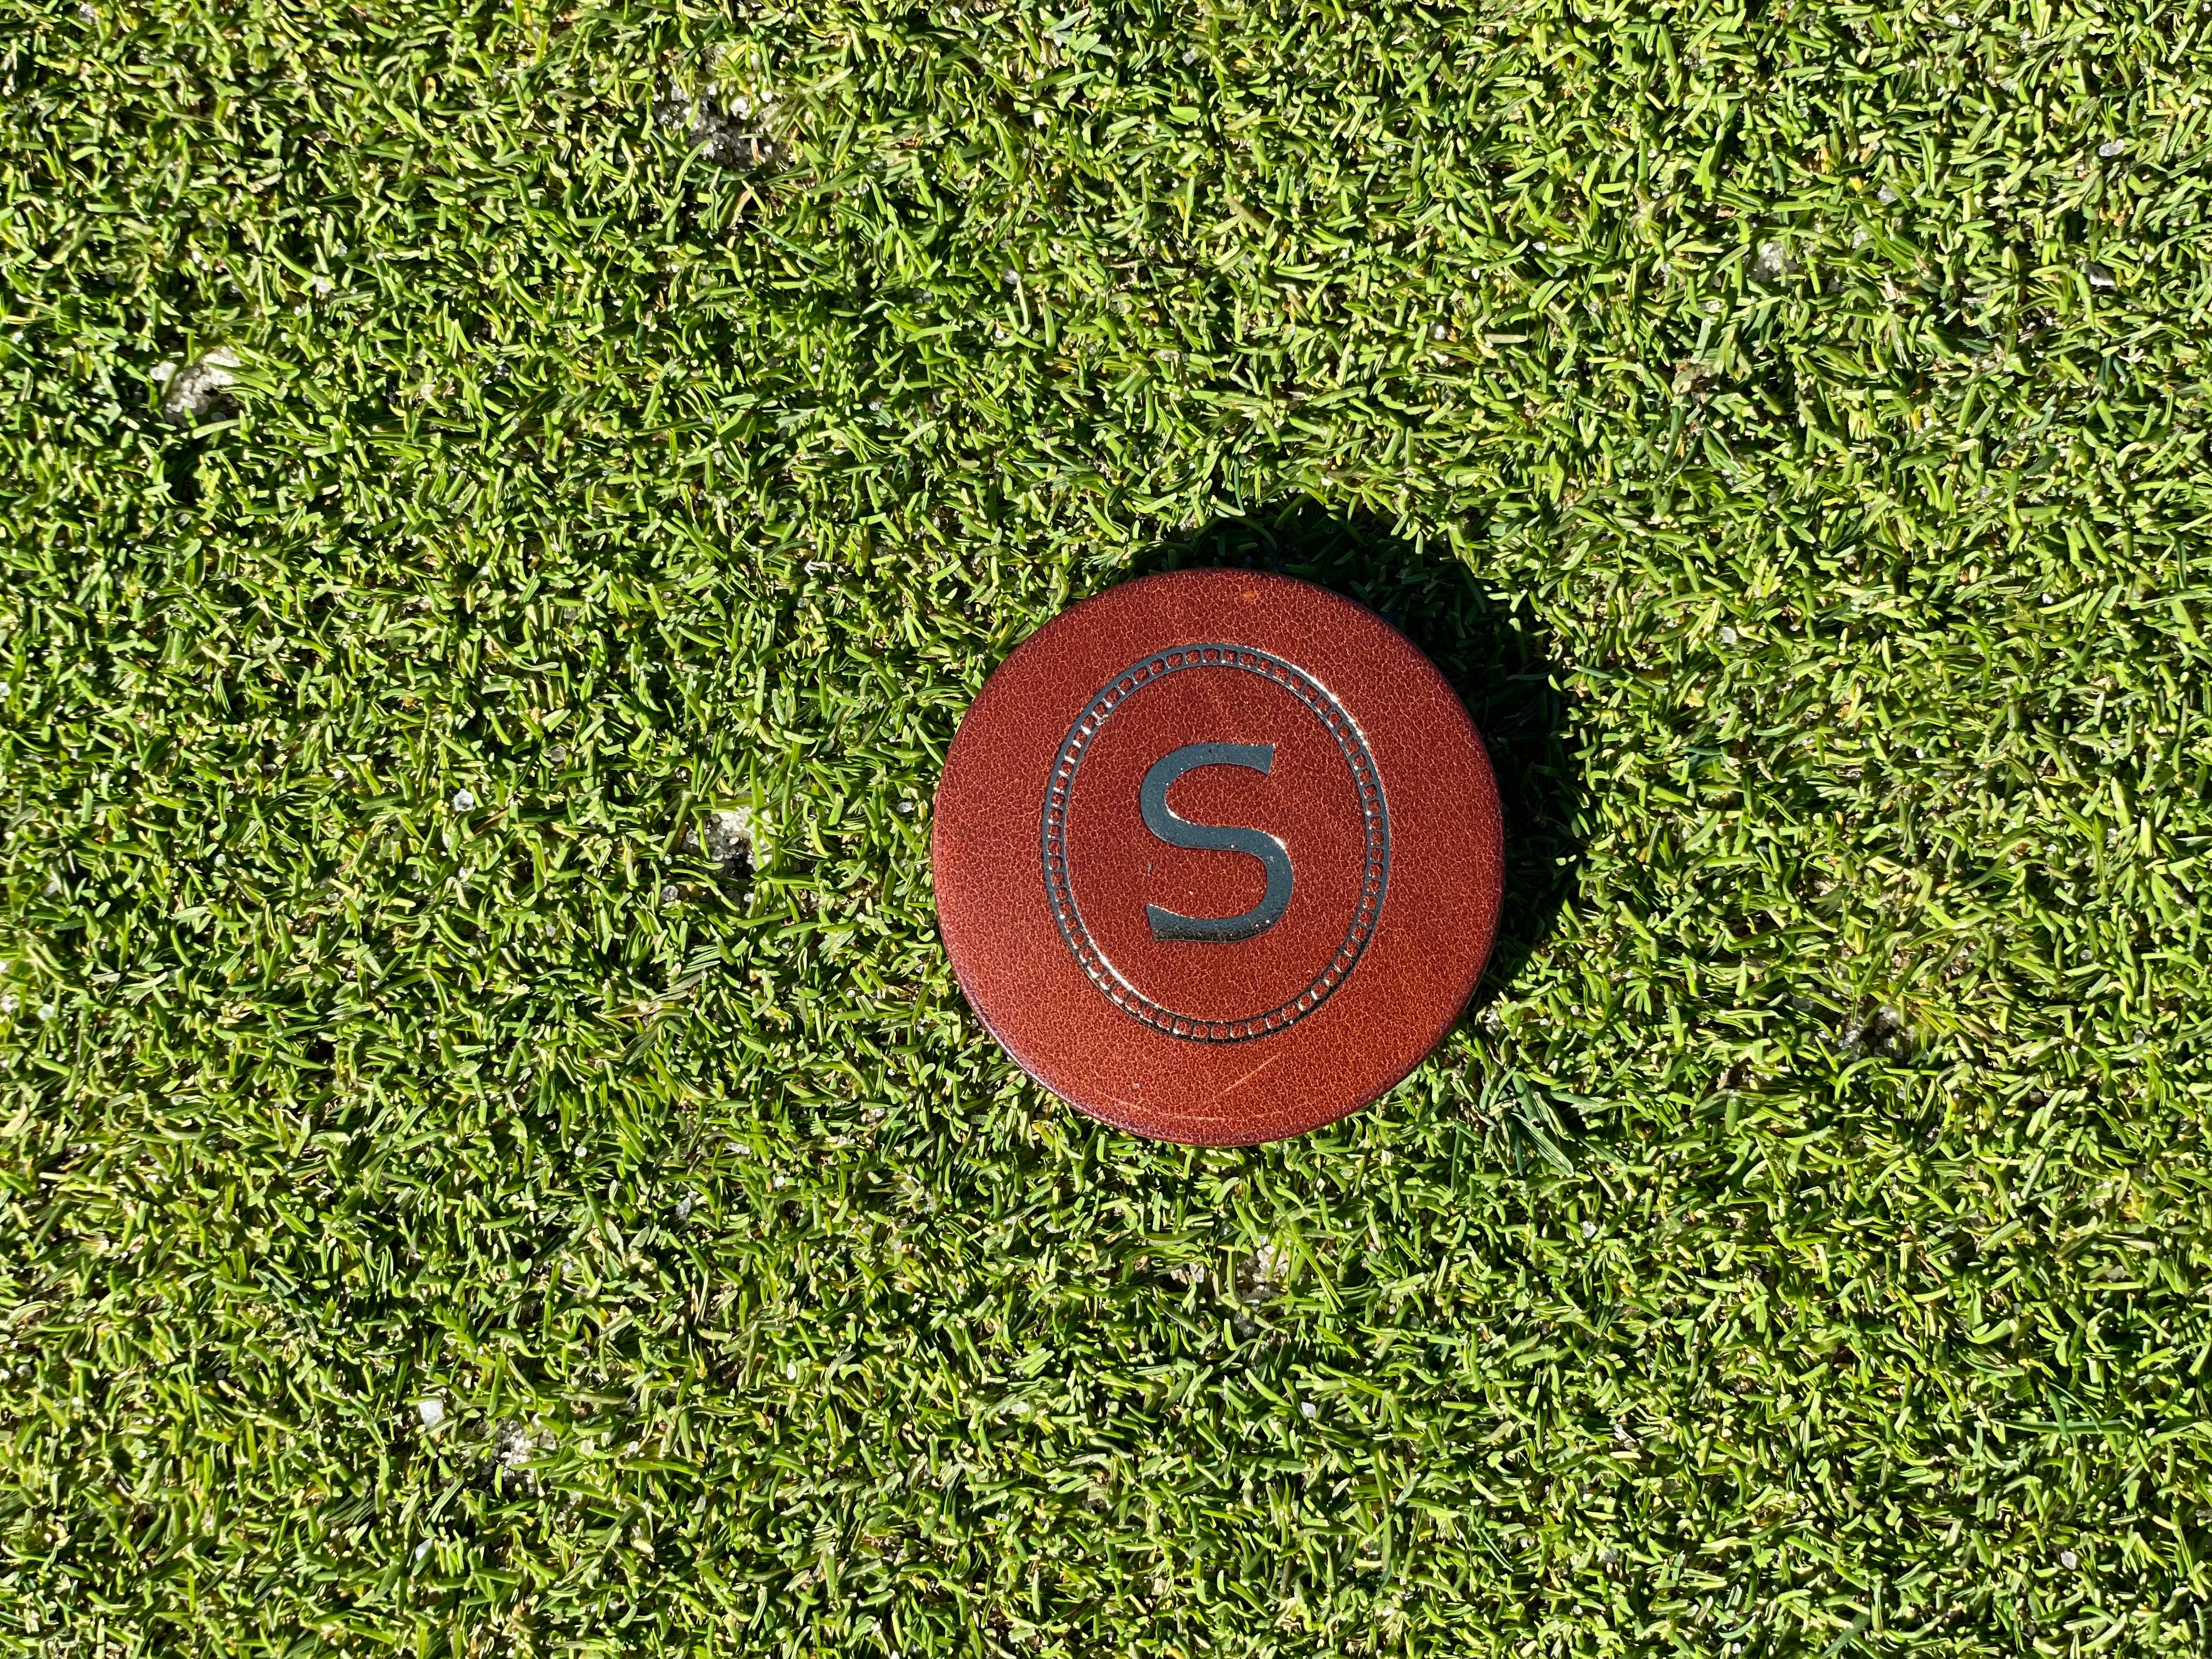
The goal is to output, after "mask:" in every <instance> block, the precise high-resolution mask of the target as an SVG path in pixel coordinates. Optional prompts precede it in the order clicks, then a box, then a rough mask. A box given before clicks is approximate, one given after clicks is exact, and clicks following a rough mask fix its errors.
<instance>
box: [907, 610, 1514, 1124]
mask: <svg viewBox="0 0 2212 1659" xmlns="http://www.w3.org/2000/svg"><path fill="white" fill-rule="evenodd" d="M931 865H932V872H933V878H934V881H935V884H936V890H937V909H938V921H939V927H940V928H941V929H942V931H943V933H944V937H945V949H946V951H947V952H948V953H949V954H950V955H951V959H952V968H953V971H954V973H955V974H956V975H957V976H958V978H959V981H960V987H961V989H962V990H963V991H964V992H965V993H966V994H967V997H968V1000H969V1004H970V1005H971V1006H973V1007H974V1008H975V1012H976V1014H977V1015H978V1016H979V1017H980V1018H981V1020H982V1021H983V1024H985V1025H986V1026H987V1028H988V1029H989V1030H990V1031H991V1034H992V1035H993V1036H995V1037H996V1038H998V1040H999V1041H1000V1042H1001V1043H1002V1044H1004V1045H1005V1047H1006V1051H1007V1053H1009V1054H1012V1056H1013V1058H1014V1060H1015V1061H1016V1063H1017V1064H1018V1065H1019V1066H1021V1067H1022V1069H1023V1070H1024V1071H1025V1072H1027V1073H1029V1074H1030V1076H1031V1077H1033V1078H1035V1079H1036V1080H1037V1081H1038V1082H1039V1083H1041V1084H1042V1085H1044V1086H1045V1087H1046V1088H1048V1089H1049V1090H1050V1091H1052V1092H1053V1093H1054V1094H1056V1095H1058V1096H1060V1097H1061V1098H1062V1099H1063V1100H1066V1101H1068V1102H1070V1103H1073V1104H1074V1105H1076V1106H1079V1107H1080V1108H1081V1109H1083V1110H1085V1111H1086V1112H1089V1113H1091V1115H1093V1116H1096V1117H1098V1118H1102V1119H1103V1120H1104V1121H1107V1122H1109V1123H1111V1124H1115V1125H1116V1126H1118V1127H1121V1128H1124V1129H1127V1130H1130V1131H1132V1132H1133V1133H1138V1134H1144V1135H1152V1136H1155V1137H1158V1138H1159V1139H1165V1140H1174V1141H1181V1142H1183V1143H1186V1144H1189V1145H1195V1146H1243V1145H1248V1144H1250V1143H1252V1142H1255V1141H1262V1140H1274V1139H1280V1138H1281V1137H1283V1136H1285V1135H1294V1134H1299V1133H1304V1132H1305V1131H1306V1130H1309V1129H1313V1128H1318V1127H1320V1126H1321V1125H1322V1124H1325V1123H1329V1122H1332V1121H1334V1120H1336V1119H1337V1118H1340V1117H1342V1116H1343V1115H1345V1114H1346V1113H1347V1112H1351V1111H1353V1110H1356V1109H1358V1108H1359V1107H1361V1106H1364V1105H1365V1104H1366V1103H1368V1102H1370V1101H1371V1100H1374V1099H1375V1098H1376V1097H1378V1096H1380V1095H1382V1094H1383V1093H1385V1092H1387V1091H1389V1089H1390V1088H1392V1087H1393V1086H1394V1085H1396V1084H1397V1083H1399V1082H1400V1081H1401V1079H1404V1078H1405V1076H1406V1075H1407V1073H1409V1072H1411V1071H1412V1070H1413V1067H1414V1066H1418V1065H1419V1063H1420V1061H1421V1059H1422V1057H1423V1056H1424V1055H1425V1054H1427V1053H1428V1052H1429V1050H1430V1049H1431V1048H1433V1047H1435V1046H1436V1044H1437V1041H1438V1040H1439V1039H1441V1038H1442V1037H1443V1035H1444V1033H1445V1032H1446V1031H1448V1030H1450V1029H1451V1025H1452V1023H1453V1021H1454V1020H1455V1019H1456V1018H1458V1017H1459V1013H1460V1011H1461V1009H1462V1008H1463V1007H1464V1006H1466V1003H1467V1000H1468V997H1469V996H1470V995H1472V994H1473V993H1474V987H1475V983H1476V981H1478V980H1479V979H1480V977H1481V975H1482V969H1483V964H1484V963H1485V961H1486V959H1487V958H1488V957H1489V954H1490V947H1491V942H1492V939H1493V937H1494V936H1495V934H1496V933H1497V927H1498V903H1499V899H1500V896H1501V894H1502V890H1503V886H1504V836H1503V831H1502V829H1501V826H1500V821H1499V813H1498V787H1497V782H1496V780H1495V779H1494V778H1493V777H1492V774H1491V769H1490V762H1489V759H1488V757H1487V756H1486V755H1485V753H1484V752H1483V747H1482V740H1481V738H1480V737H1479V736H1478V735H1477V734H1476V732H1475V729H1474V722H1473V721H1471V720H1469V719H1468V714H1467V710H1466V708H1464V707H1463V706H1462V703H1461V702H1460V700H1459V698H1458V696H1456V695H1455V693H1454V692H1453V690H1452V689H1451V687H1450V686H1449V684H1447V683H1446V682H1445V680H1444V678H1443V676H1442V675H1441V674H1439V673H1438V672H1437V671H1436V669H1435V667H1434V666H1433V665H1431V663H1430V662H1429V660H1428V659H1427V658H1425V657H1424V656H1423V655H1422V654H1421V653H1420V652H1419V651H1418V650H1416V649H1415V648H1414V647H1413V645H1411V644H1410V643H1408V642H1407V640H1406V639H1405V638H1404V637H1403V636H1402V635H1400V634H1399V633H1398V632H1397V630H1396V629H1393V628H1391V627H1390V626H1389V624H1388V623H1385V622H1383V620H1382V619H1381V618H1380V617H1376V616H1375V615H1374V614H1373V613H1372V612H1371V611H1367V610H1365V609H1364V608H1363V607H1362V606H1360V605H1355V604H1353V603H1352V601H1351V600H1349V599H1343V598H1340V596H1338V595H1336V594H1334V593H1332V592H1328V590H1327V589H1325V588H1320V587H1316V586H1312V585H1310V584H1309V583H1306V582H1301V581H1296V580H1291V578H1289V577H1285V576H1275V575H1268V574H1261V573H1258V572H1254V571H1248V570H1187V571H1176V572H1172V573H1170V574H1165V575H1158V576H1148V577H1146V578H1144V579H1142V580H1137V581H1133V582H1128V583H1125V584H1124V585H1122V586H1119V587H1115V588H1111V589H1109V590H1108V591H1107V592H1104V593H1102V594H1100V595H1098V596H1097V598H1095V599H1087V600H1085V601H1084V602H1083V603H1082V604H1080V605H1074V606H1073V607H1071V608H1070V609H1069V610H1067V611H1063V612H1062V613H1061V614H1060V615H1059V616H1058V617H1054V619H1053V620H1052V621H1051V622H1049V623H1046V624H1045V625H1044V626H1043V627H1042V628H1041V629H1038V630H1037V631H1036V633H1035V634H1033V635H1030V637H1029V638H1028V639H1027V640H1026V641H1024V642H1023V643H1022V644H1021V645H1020V646H1019V647H1017V648H1016V649H1015V651H1014V652H1013V653H1012V655H1011V656H1009V657H1008V658H1007V659H1006V661H1005V662H1003V663H1001V664H1000V665H999V667H998V669H997V671H995V672H994V673H993V674H992V676H991V678H989V680H988V681H987V682H986V684H984V687H983V690H982V693H981V696H978V697H977V698H976V700H975V704H974V706H973V707H971V708H969V711H968V713H967V715H966V717H965V718H964V719H963V720H962V721H961V723H960V730H959V732H958V733H957V735H956V736H955V738H953V742H952V748H951V753H950V754H949V755H948V756H947V757H946V759H945V775H944V777H943V778H942V779H941V780H940V781H939V784H938V789H937V805H936V817H935V823H934V828H933V831H932V837H931Z"/></svg>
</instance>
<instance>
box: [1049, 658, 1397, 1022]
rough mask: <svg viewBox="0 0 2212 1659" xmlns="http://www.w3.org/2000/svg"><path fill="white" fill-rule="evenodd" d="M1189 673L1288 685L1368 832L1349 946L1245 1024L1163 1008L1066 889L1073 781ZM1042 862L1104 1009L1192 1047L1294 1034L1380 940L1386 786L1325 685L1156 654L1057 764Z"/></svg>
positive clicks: (1077, 730) (1099, 703)
mask: <svg viewBox="0 0 2212 1659" xmlns="http://www.w3.org/2000/svg"><path fill="white" fill-rule="evenodd" d="M1190 668H1227V669H1232V670H1237V671H1242V672H1244V673H1248V674H1256V675H1258V676H1260V678H1262V679H1267V680H1271V681H1273V683H1274V684H1277V685H1279V686H1281V687H1282V688H1283V689H1284V690H1285V691H1288V692H1289V693H1290V694H1291V696H1294V697H1296V698H1297V700H1298V701H1299V702H1303V703H1304V704H1305V706H1306V707H1307V708H1309V709H1310V710H1311V711H1312V712H1313V714H1314V715H1315V716H1316V718H1317V719H1318V720H1320V721H1321V723H1322V725H1323V726H1326V727H1328V732H1329V734H1330V735H1331V736H1332V737H1334V738H1335V739H1336V744H1337V747H1338V749H1339V750H1341V751H1342V752H1343V755H1344V761H1345V764H1346V767H1348V768H1349V769H1351V772H1352V785H1353V787H1355V788H1357V789H1358V792H1359V810H1360V815H1361V817H1363V818H1364V820H1365V823H1366V828H1367V869H1366V874H1365V877H1364V879H1363V880H1362V882H1361V884H1360V896H1359V911H1358V915H1355V916H1353V917H1352V926H1351V927H1348V928H1346V930H1345V935H1344V943H1343V944H1342V945H1340V946H1338V947H1337V951H1336V953H1335V955H1334V956H1333V957H1331V958H1330V959H1329V962H1328V965H1327V966H1326V967H1324V968H1323V969H1322V970H1321V972H1320V973H1318V974H1316V975H1314V977H1313V980H1312V981H1311V982H1310V984H1308V985H1307V987H1305V989H1304V990H1303V991H1301V992H1299V993H1298V994H1297V996H1295V997H1292V998H1291V999H1290V1000H1288V1001H1286V1002H1284V1003H1282V1004H1281V1005H1279V1006H1276V1007H1273V1008H1270V1009H1269V1010H1267V1012H1265V1013H1263V1014H1254V1015H1251V1016H1250V1017H1249V1018H1243V1019H1201V1018H1197V1017H1195V1016H1194V1015H1190V1014H1179V1013H1176V1012H1175V1011H1174V1010H1172V1009H1170V1008H1167V1007H1164V1006H1162V1005H1161V1004H1159V1003H1158V1002H1155V1001H1154V1000H1152V998H1150V997H1148V996H1146V994H1144V993H1143V992H1141V991H1139V989H1137V987H1135V986H1133V985H1132V984H1130V983H1129V981H1127V979H1126V978H1124V977H1123V976H1122V975H1121V970H1120V969H1117V968H1115V966H1114V964H1113V963H1112V962H1111V961H1110V960H1109V958H1108V957H1107V956H1106V953H1105V952H1104V951H1101V950H1100V949H1099V948H1098V946H1097V942H1096V941H1095V940H1093V939H1091V930H1090V929H1089V928H1088V927H1085V925H1084V921H1083V913H1082V911H1081V910H1080V909H1079V908H1078V907H1077V905H1076V902H1075V894H1074V892H1073V890H1072V889H1071V888H1070V887H1069V885H1068V880H1067V859H1066V826H1067V801H1068V796H1069V793H1071V792H1072V791H1073V788H1074V787H1075V774H1076V770H1077V769H1078V768H1079V767H1080V766H1081V765H1082V764H1083V757H1084V754H1085V751H1086V750H1088V749H1089V748H1090V746H1091V739H1092V738H1095V737H1097V735H1098V732H1099V728H1101V727H1102V726H1104V725H1105V724H1106V721H1107V719H1108V717H1109V716H1110V715H1111V714H1113V712H1114V711H1115V709H1116V708H1120V707H1121V704H1122V703H1124V702H1127V700H1128V699H1129V697H1130V696H1133V694H1134V693H1135V692H1137V691H1138V690H1139V689H1140V688H1142V687H1144V686H1146V685H1150V684H1152V683H1153V682H1154V681H1155V680H1158V679H1163V678H1166V677H1167V676H1168V675H1170V674H1174V673H1179V672H1181V671H1183V670H1185V669H1190ZM1040 840H1041V844H1042V853H1043V859H1044V886H1045V897H1046V900H1047V902H1048V903H1049V904H1050V905H1051V906H1052V914H1053V919H1054V921H1057V922H1058V923H1059V924H1060V937H1061V938H1062V939H1066V941H1067V948H1068V950H1069V951H1072V952H1073V954H1074V957H1075V959H1076V961H1077V962H1078V963H1080V964H1081V965H1082V968H1083V971H1084V972H1085V974H1086V975H1089V976H1090V979H1091V983H1092V984H1093V985H1095V986H1097V987H1098V989H1099V991H1100V993H1101V994H1103V995H1104V997H1105V998H1106V1000H1108V1001H1109V1002H1110V1003H1112V1004H1113V1005H1114V1006H1115V1007H1116V1008H1119V1009H1120V1010H1121V1012H1123V1013H1126V1014H1127V1015H1129V1016H1130V1017H1131V1018H1133V1019H1136V1020H1139V1021H1141V1022H1142V1023H1143V1024H1146V1025H1149V1026H1151V1027H1152V1028H1153V1029H1154V1030H1158V1031H1162V1032H1164V1033H1165V1034H1166V1035H1168V1036H1176V1037H1182V1038H1184V1039H1186V1040H1188V1041H1189V1042H1247V1041H1249V1039H1251V1038H1254V1037H1262V1036H1270V1035H1272V1034H1273V1033H1274V1032H1276V1031H1280V1030H1287V1029H1288V1028H1289V1027H1291V1026H1292V1025H1295V1024H1297V1022H1298V1021H1300V1020H1302V1019H1304V1018H1305V1017H1306V1016H1307V1015H1308V1014H1310V1013H1311V1012H1313V1011H1314V1010H1315V1009H1316V1008H1318V1007H1320V1006H1322V1003H1324V1002H1326V1001H1328V999H1329V998H1330V996H1331V995H1333V994H1334V992H1335V990H1336V987H1338V986H1340V985H1341V984H1343V983H1344V981H1345V980H1346V977H1347V976H1348V975H1350V974H1351V972H1352V969H1353V967H1354V966H1355V965H1357V964H1358V961H1359V958H1360V957H1362V956H1363V955H1364V954H1365V952H1366V950H1367V942H1368V940H1369V939H1371V938H1373V937H1374V933H1375V921H1376V917H1377V916H1378V915H1381V914H1382V910H1383V890H1384V888H1385V887H1387V886H1388V885H1389V879H1390V810H1389V805H1387V804H1386V803H1385V801H1384V800H1383V777H1382V774H1381V773H1380V772H1378V771H1377V770H1376V766H1375V757H1374V755H1373V754H1372V753H1371V752H1370V750H1369V749H1368V747H1367V739H1366V738H1365V737H1364V736H1363V735H1362V734H1361V732H1360V730H1359V727H1358V724H1357V723H1356V722H1355V721H1354V720H1352V716H1351V715H1350V714H1346V712H1345V709H1344V705H1343V704H1342V703H1340V702H1337V700H1336V699H1335V698H1334V697H1333V696H1330V695H1329V693H1328V691H1327V690H1324V689H1323V688H1322V685H1321V684H1319V683H1318V682H1317V681H1316V680H1315V679H1314V678H1313V677H1312V676H1311V675H1310V674H1308V673H1307V672H1306V671H1304V669H1302V668H1300V667H1298V666H1297V664H1295V663H1291V662H1286V661H1285V660H1284V659H1282V658H1280V657H1277V656H1273V655H1271V654H1270V653H1267V652H1265V651H1255V650H1253V649H1252V648H1251V647H1248V646H1241V645H1225V644H1218V645H1186V646H1179V647H1176V648H1175V649H1174V650H1172V651H1155V652H1152V653H1150V654H1149V655H1146V656H1144V657H1141V658H1139V659H1138V660H1137V661H1135V662H1133V663H1132V664H1130V665H1129V666H1128V667H1127V668H1125V669H1123V670H1122V671H1121V672H1120V673H1119V674H1116V675H1115V677H1114V678H1112V679H1110V680H1109V681H1107V682H1106V684H1104V685H1103V686H1102V687H1100V688H1099V690H1098V691H1097V694H1096V695H1095V696H1092V697H1091V701H1090V702H1089V703H1088V704H1087V705H1085V708H1084V710H1083V713H1082V714H1080V715H1079V716H1078V717H1077V718H1076V721H1075V724H1074V725H1073V726H1069V727H1068V729H1067V736H1066V738H1065V739H1064V740H1063V741H1062V742H1061V744H1060V753H1059V757H1058V758H1057V759H1055V760H1054V763H1053V769H1052V777H1051V780H1050V781H1049V782H1048V784H1047V785H1046V787H1045V799H1044V822H1043V828H1042V836H1041V837H1040Z"/></svg>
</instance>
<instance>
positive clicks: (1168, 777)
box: [1137, 743, 1293, 945]
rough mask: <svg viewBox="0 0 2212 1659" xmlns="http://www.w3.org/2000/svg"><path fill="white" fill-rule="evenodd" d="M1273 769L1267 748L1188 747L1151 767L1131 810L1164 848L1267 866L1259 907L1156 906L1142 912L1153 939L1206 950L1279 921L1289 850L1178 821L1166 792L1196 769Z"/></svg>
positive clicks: (1257, 833) (1251, 834)
mask: <svg viewBox="0 0 2212 1659" xmlns="http://www.w3.org/2000/svg"><path fill="white" fill-rule="evenodd" d="M1274 764H1275V745H1274V744H1272V743H1194V744H1186V745H1185V746H1184V747H1182V748H1181V749H1178V750H1175V751H1174V753H1172V754H1169V755H1164V756H1162V757H1160V758H1159V759H1158V760H1156V761H1154V762H1153V763H1152V769H1151V770H1149V771H1147V772H1146V774H1145V781H1144V785H1143V787H1141V788H1139V790H1138V792H1137V805H1138V806H1139V809H1140V810H1141V811H1143V813H1144V815H1145V828H1146V829H1149V830H1151V831H1152V833H1153V834H1154V835H1156V836H1158V837H1159V838H1160V839H1161V840H1162V841H1164V842H1167V843H1168V845H1169V846H1170V847H1185V848H1190V849H1192V850H1193V851H1195V852H1219V853H1244V854H1249V855H1250V856H1252V857H1253V858H1255V859H1257V860H1260V862H1261V863H1262V864H1264V865H1266V866H1267V892H1266V893H1264V894H1263V895H1261V899H1260V902H1258V903H1257V904H1255V905H1254V906H1253V907H1252V908H1250V909H1249V910H1247V911H1245V912H1244V914H1243V915H1238V916H1184V915H1176V913H1175V912H1174V911H1173V910H1164V909H1162V908H1160V907H1159V906H1158V905H1157V904H1147V905H1146V907H1145V917H1146V921H1150V922H1151V923H1152V937H1153V938H1154V939H1193V940H1197V941H1199V942H1201V943H1204V944H1208V945H1230V944H1234V943H1235V942H1236V941H1237V940H1238V939H1256V938H1258V937H1259V936H1260V935H1261V933H1266V932H1267V930H1268V929H1269V928H1270V927H1273V926H1274V925H1275V924H1276V923H1277V922H1279V921H1281V920H1282V919H1283V912H1284V911H1285V910H1287V909H1289V908H1290V907H1291V883H1292V880H1293V878H1292V875H1291V854H1290V850H1289V849H1288V848H1285V846H1284V845H1283V843H1282V842H1279V841H1278V840H1277V839H1276V838H1275V837H1274V836H1271V835H1269V834H1267V831H1266V830H1264V829H1240V828H1238V827H1237V826H1235V825H1233V824H1213V823H1192V822H1191V821H1190V820H1189V819H1188V818H1184V817H1176V814H1175V812H1174V811H1173V810H1172V809H1171V808H1170V806H1169V805H1168V787H1169V786H1170V784H1172V783H1173V782H1174V781H1176V779H1177V778H1179V777H1181V776H1182V775H1183V774H1184V773H1186V772H1191V771H1195V770H1196V769H1198V768H1200V767H1201V766H1242V767H1244V768H1246V769H1249V770H1251V771H1254V772H1259V773H1263V774H1264V773H1267V772H1268V771H1271V770H1272V769H1273V767H1274Z"/></svg>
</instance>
